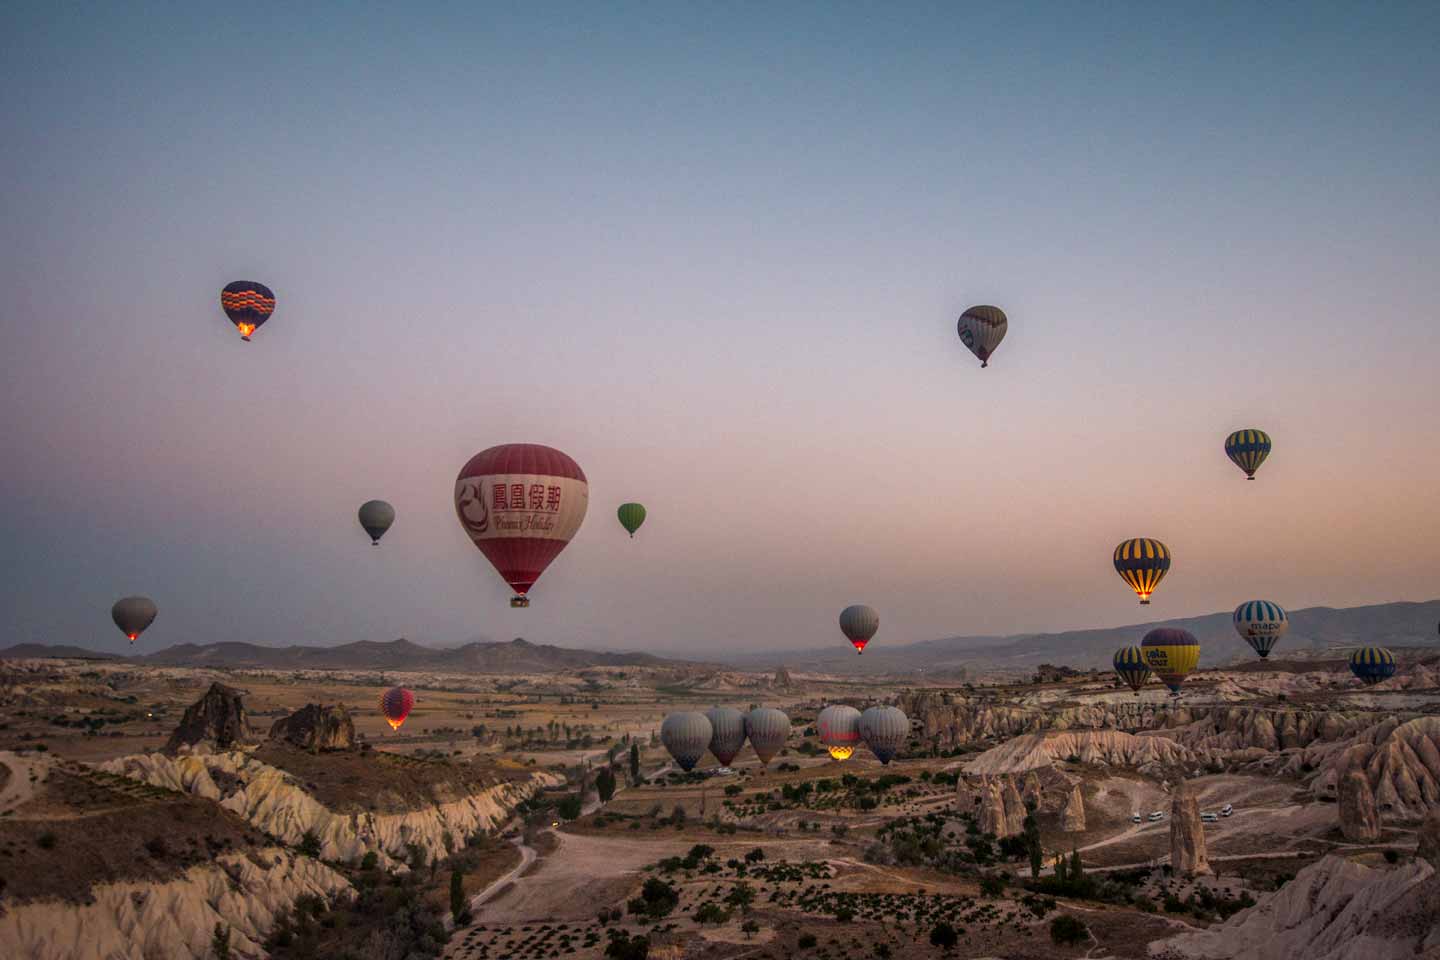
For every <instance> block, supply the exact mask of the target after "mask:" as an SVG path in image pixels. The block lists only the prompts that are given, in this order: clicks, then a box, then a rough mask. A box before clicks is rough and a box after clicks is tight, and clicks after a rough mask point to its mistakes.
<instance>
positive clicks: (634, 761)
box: [630, 743, 640, 783]
mask: <svg viewBox="0 0 1440 960" xmlns="http://www.w3.org/2000/svg"><path fill="white" fill-rule="evenodd" d="M630 782H631V783H639V782H640V744H638V743H632V744H630Z"/></svg>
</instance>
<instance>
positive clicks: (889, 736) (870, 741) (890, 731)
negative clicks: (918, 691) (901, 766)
mask: <svg viewBox="0 0 1440 960" xmlns="http://www.w3.org/2000/svg"><path fill="white" fill-rule="evenodd" d="M909 737H910V718H909V717H907V716H905V714H904V712H903V711H902V710H900V709H899V708H898V707H870V708H869V709H867V710H866V711H865V712H864V713H862V714H860V739H862V740H864V741H865V746H867V747H869V748H870V752H871V753H873V754H875V759H876V760H879V761H880V762H881V763H882V764H886V763H889V762H890V761H891V760H893V759H894V758H895V754H897V753H899V752H900V748H901V747H903V746H905V741H906V740H908V739H909Z"/></svg>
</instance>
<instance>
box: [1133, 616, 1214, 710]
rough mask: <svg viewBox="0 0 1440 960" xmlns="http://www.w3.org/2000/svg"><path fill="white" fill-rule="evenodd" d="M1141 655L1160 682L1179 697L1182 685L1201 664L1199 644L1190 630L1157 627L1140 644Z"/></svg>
mask: <svg viewBox="0 0 1440 960" xmlns="http://www.w3.org/2000/svg"><path fill="white" fill-rule="evenodd" d="M1140 654H1141V656H1143V657H1144V658H1145V665H1146V666H1147V667H1149V668H1150V669H1151V670H1152V671H1154V673H1155V676H1157V677H1159V678H1160V682H1161V683H1163V684H1165V686H1167V687H1169V688H1170V692H1171V693H1173V694H1174V695H1175V696H1177V697H1178V696H1180V684H1182V683H1184V682H1185V678H1186V677H1187V676H1189V675H1190V671H1192V670H1194V669H1195V668H1196V667H1197V666H1199V664H1200V641H1199V640H1196V639H1195V634H1193V633H1191V632H1190V631H1189V630H1181V629H1179V628H1178V627H1156V628H1155V629H1154V630H1151V631H1150V632H1149V633H1147V634H1145V639H1144V640H1141V641H1140Z"/></svg>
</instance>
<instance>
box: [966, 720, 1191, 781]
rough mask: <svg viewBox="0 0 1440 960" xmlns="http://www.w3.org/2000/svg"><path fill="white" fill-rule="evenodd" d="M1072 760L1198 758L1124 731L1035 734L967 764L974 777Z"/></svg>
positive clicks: (1129, 762) (1110, 762)
mask: <svg viewBox="0 0 1440 960" xmlns="http://www.w3.org/2000/svg"><path fill="white" fill-rule="evenodd" d="M1070 757H1077V758H1079V760H1080V762H1081V763H1089V764H1101V765H1105V766H1111V767H1134V768H1136V769H1139V770H1142V771H1143V770H1145V769H1146V768H1147V767H1155V766H1162V765H1176V764H1184V763H1191V762H1193V761H1194V760H1195V754H1194V753H1193V752H1192V751H1190V750H1188V749H1186V748H1185V747H1183V746H1181V745H1180V744H1178V743H1176V742H1175V741H1173V740H1169V739H1166V738H1164V737H1137V736H1134V735H1133V734H1129V733H1125V732H1124V731H1122V730H1081V731H1076V732H1063V733H1062V732H1055V731H1052V732H1049V733H1031V734H1026V735H1024V736H1020V737H1015V738H1013V739H1011V740H1008V741H1006V742H1005V743H1002V744H1000V745H999V746H998V747H992V748H991V749H989V750H986V751H985V752H984V753H982V754H980V755H979V756H977V757H975V758H974V759H973V760H970V761H969V762H968V763H966V764H965V766H964V770H965V773H967V774H970V775H976V774H983V775H995V774H1002V773H1023V772H1025V771H1027V770H1037V769H1040V768H1044V767H1049V766H1051V765H1052V764H1055V763H1058V762H1061V761H1064V760H1066V759H1067V758H1070Z"/></svg>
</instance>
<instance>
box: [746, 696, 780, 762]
mask: <svg viewBox="0 0 1440 960" xmlns="http://www.w3.org/2000/svg"><path fill="white" fill-rule="evenodd" d="M745 736H746V737H748V738H749V740H750V746H751V747H753V748H754V750H755V756H757V757H759V758H760V762H761V763H762V764H767V763H769V762H770V761H771V760H772V759H774V757H775V754H777V753H779V752H780V748H781V747H783V746H785V741H786V740H788V739H789V738H790V718H789V717H787V716H785V714H783V713H781V712H780V711H779V710H776V709H775V708H773V707H756V708H755V709H754V710H751V711H750V713H749V715H748V716H746V717H745Z"/></svg>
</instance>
